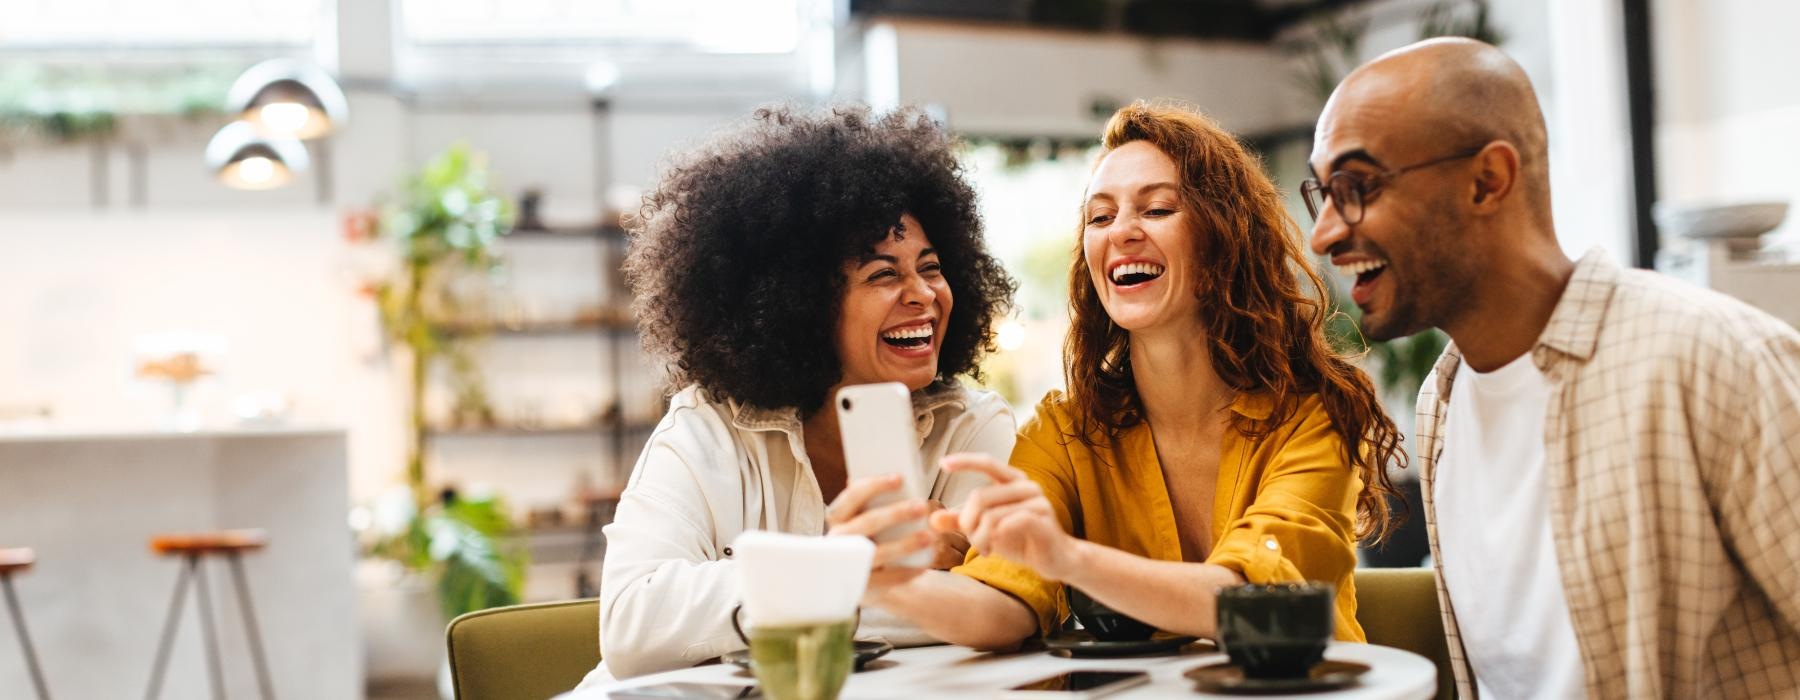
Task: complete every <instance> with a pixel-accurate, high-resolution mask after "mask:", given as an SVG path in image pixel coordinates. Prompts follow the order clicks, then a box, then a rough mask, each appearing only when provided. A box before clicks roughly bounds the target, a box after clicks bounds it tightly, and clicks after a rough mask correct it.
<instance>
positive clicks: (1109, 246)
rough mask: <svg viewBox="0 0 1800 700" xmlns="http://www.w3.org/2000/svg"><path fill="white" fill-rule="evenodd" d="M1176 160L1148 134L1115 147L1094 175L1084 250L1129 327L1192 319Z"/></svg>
mask: <svg viewBox="0 0 1800 700" xmlns="http://www.w3.org/2000/svg"><path fill="white" fill-rule="evenodd" d="M1185 206H1186V205H1185V203H1184V201H1183V200H1182V198H1181V173H1180V171H1179V168H1177V166H1176V164H1175V160H1174V159H1173V158H1170V157H1169V156H1168V154H1166V153H1163V152H1162V150H1161V149H1159V148H1157V147H1156V146H1154V145H1152V144H1151V143H1150V142H1148V141H1133V142H1131V143H1127V144H1125V145H1123V146H1120V147H1118V148H1115V149H1113V150H1112V152H1110V153H1107V154H1106V156H1105V157H1104V158H1102V159H1101V160H1100V165H1099V167H1097V168H1095V169H1094V176H1093V178H1092V179H1091V180H1089V181H1088V200H1087V204H1086V208H1085V212H1084V215H1083V218H1084V220H1085V221H1086V222H1087V223H1086V225H1085V226H1084V227H1083V229H1082V238H1081V248H1082V255H1083V257H1084V258H1085V259H1086V260H1087V268H1088V278H1089V279H1090V280H1092V281H1093V284H1094V289H1095V290H1097V291H1098V292H1099V296H1100V304H1101V305H1102V306H1104V307H1106V313H1107V315H1108V316H1111V317H1112V320H1113V323H1116V324H1118V325H1119V327H1120V328H1124V329H1125V330H1128V331H1142V330H1147V329H1150V328H1154V327H1157V326H1159V325H1162V324H1165V323H1170V322H1178V323H1186V322H1191V321H1192V320H1193V319H1196V318H1198V311H1199V309H1198V303H1199V302H1198V301H1197V300H1196V299H1195V298H1194V280H1195V279H1196V277H1195V274H1194V264H1195V262H1196V261H1195V260H1193V253H1192V249H1193V243H1192V241H1191V240H1190V239H1189V236H1191V235H1192V233H1191V232H1190V226H1191V223H1190V222H1191V221H1192V219H1191V217H1190V215H1189V214H1188V213H1187V212H1186V211H1184V209H1185Z"/></svg>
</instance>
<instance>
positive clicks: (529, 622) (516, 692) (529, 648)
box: [445, 598, 600, 700]
mask: <svg viewBox="0 0 1800 700" xmlns="http://www.w3.org/2000/svg"><path fill="white" fill-rule="evenodd" d="M445 637H446V638H447V643H448V644H449V646H450V676H451V679H452V681H453V682H454V683H455V686H456V697H457V698H458V700H498V699H499V698H508V699H513V698H531V699H537V698H549V697H552V696H555V695H557V694H560V693H563V692H565V691H568V690H569V689H571V688H574V687H575V684H576V683H580V682H581V679H582V677H583V676H586V675H587V672H588V671H591V670H593V669H594V666H596V665H598V664H599V663H600V603H599V601H598V600H595V599H592V598H589V599H586V600H569V601H562V602H556V603H537V604H533V605H514V606H511V607H505V608H494V609H491V610H480V611H476V612H472V613H469V614H467V615H463V616H460V617H458V618H456V619H455V620H452V621H451V622H450V628H449V631H448V632H446V634H445Z"/></svg>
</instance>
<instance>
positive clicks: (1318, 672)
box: [1181, 659, 1369, 695]
mask: <svg viewBox="0 0 1800 700" xmlns="http://www.w3.org/2000/svg"><path fill="white" fill-rule="evenodd" d="M1368 672H1369V667H1368V666H1365V665H1363V664H1359V663H1356V662H1354V661H1333V660H1331V659H1326V660H1324V661H1320V662H1319V663H1318V665H1316V666H1313V667H1312V670H1311V671H1308V672H1307V674H1306V677H1304V678H1247V677H1245V676H1244V669H1241V668H1238V666H1237V664H1234V663H1231V662H1230V661H1222V662H1219V663H1215V664H1208V665H1206V666H1200V667H1198V668H1192V669H1188V671H1187V672H1186V673H1183V674H1181V675H1183V676H1186V677H1188V678H1189V679H1190V680H1192V681H1194V689H1195V690H1199V691H1201V692H1206V693H1242V694H1245V695H1259V694H1264V693H1316V692H1319V691H1322V690H1337V689H1339V688H1347V687H1349V686H1351V685H1352V684H1354V683H1356V679H1358V678H1360V677H1362V674H1365V673H1368Z"/></svg>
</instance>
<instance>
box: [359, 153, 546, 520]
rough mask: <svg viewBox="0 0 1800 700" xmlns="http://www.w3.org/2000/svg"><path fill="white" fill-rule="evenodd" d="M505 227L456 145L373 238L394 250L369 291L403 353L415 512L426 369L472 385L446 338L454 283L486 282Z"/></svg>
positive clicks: (409, 181) (507, 222)
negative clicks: (444, 362)
mask: <svg viewBox="0 0 1800 700" xmlns="http://www.w3.org/2000/svg"><path fill="white" fill-rule="evenodd" d="M511 225H512V208H511V207H510V205H509V204H508V202H507V201H506V199H505V198H504V197H502V196H501V195H500V193H499V192H497V191H495V190H494V189H493V188H492V187H491V186H490V185H489V182H488V171H487V162H486V160H485V159H484V158H482V157H481V156H480V155H478V154H475V153H473V152H471V151H470V150H469V148H468V146H466V145H464V144H457V145H454V146H451V147H450V148H449V149H447V150H445V151H444V152H443V153H441V154H439V155H438V156H436V157H434V158H432V159H431V160H430V161H429V162H427V163H426V164H425V166H424V167H423V168H421V169H420V170H419V172H417V173H415V174H413V175H411V176H409V177H407V178H406V179H405V181H404V182H403V184H402V186H401V191H400V197H399V199H398V201H396V202H394V203H393V204H391V205H390V206H388V207H387V209H386V210H385V212H384V213H383V214H382V216H381V218H380V222H379V225H378V226H375V227H373V228H374V229H375V234H374V235H375V237H376V238H378V239H380V240H383V241H387V242H389V243H391V244H392V245H393V250H394V253H395V255H396V257H397V258H398V260H399V264H397V265H395V266H393V267H392V269H391V271H390V272H389V273H388V274H387V275H386V277H385V278H383V279H379V280H376V281H374V282H373V283H372V284H371V285H370V293H372V294H373V295H374V297H375V300H376V305H377V307H378V308H379V309H380V313H381V322H382V327H383V328H384V329H385V330H386V332H387V335H388V337H389V338H390V339H391V340H393V341H394V342H396V343H399V344H400V345H402V346H404V347H405V348H407V349H408V350H409V351H410V355H411V361H412V373H411V381H410V383H409V385H408V391H409V398H410V401H409V404H410V406H409V408H410V411H409V414H410V415H409V420H408V438H409V439H408V446H409V455H408V466H407V482H408V484H409V485H410V486H411V487H412V489H413V493H414V496H415V498H417V499H418V500H419V502H420V503H421V504H423V503H424V499H425V495H426V493H427V489H428V488H429V486H430V484H429V482H428V481H427V479H426V473H425V454H424V423H423V413H424V394H425V378H426V376H427V369H428V368H429V367H430V366H431V363H432V362H434V361H436V360H439V359H448V360H450V365H451V368H452V371H453V373H454V374H455V375H456V376H455V380H454V383H456V384H457V385H458V387H459V392H461V393H470V392H471V390H470V389H469V387H471V386H475V385H478V384H479V382H480V380H479V378H478V377H476V373H477V372H479V367H478V366H477V365H476V364H475V363H474V362H473V361H472V360H471V359H470V358H469V357H468V356H467V355H466V354H464V353H465V352H466V349H465V348H463V347H461V346H460V345H459V344H458V343H457V342H456V341H455V338H456V336H454V335H453V334H452V333H451V332H450V331H451V328H450V327H449V324H448V322H447V319H449V318H451V317H453V316H454V315H455V314H456V312H457V308H458V306H459V300H458V299H457V297H456V295H455V294H454V292H453V289H454V287H453V285H454V283H455V282H456V281H457V280H458V279H459V276H467V275H469V274H471V273H474V274H485V273H488V272H491V271H493V270H494V269H495V268H496V267H498V265H499V259H498V258H497V257H496V256H495V254H494V248H493V246H494V242H495V241H497V240H499V238H500V236H501V235H502V234H504V233H505V231H506V230H507V229H508V227H510V226H511Z"/></svg>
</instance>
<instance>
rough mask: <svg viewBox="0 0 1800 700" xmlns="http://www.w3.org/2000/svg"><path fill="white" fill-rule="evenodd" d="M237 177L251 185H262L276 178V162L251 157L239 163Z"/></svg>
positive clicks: (259, 157) (260, 157)
mask: <svg viewBox="0 0 1800 700" xmlns="http://www.w3.org/2000/svg"><path fill="white" fill-rule="evenodd" d="M237 176H238V179H239V180H242V181H244V183H245V184H249V185H261V184H263V183H266V182H268V181H269V180H271V179H273V178H274V177H275V161H272V160H269V159H268V158H264V157H262V156H251V157H249V158H245V159H243V160H241V161H238V165H237Z"/></svg>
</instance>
